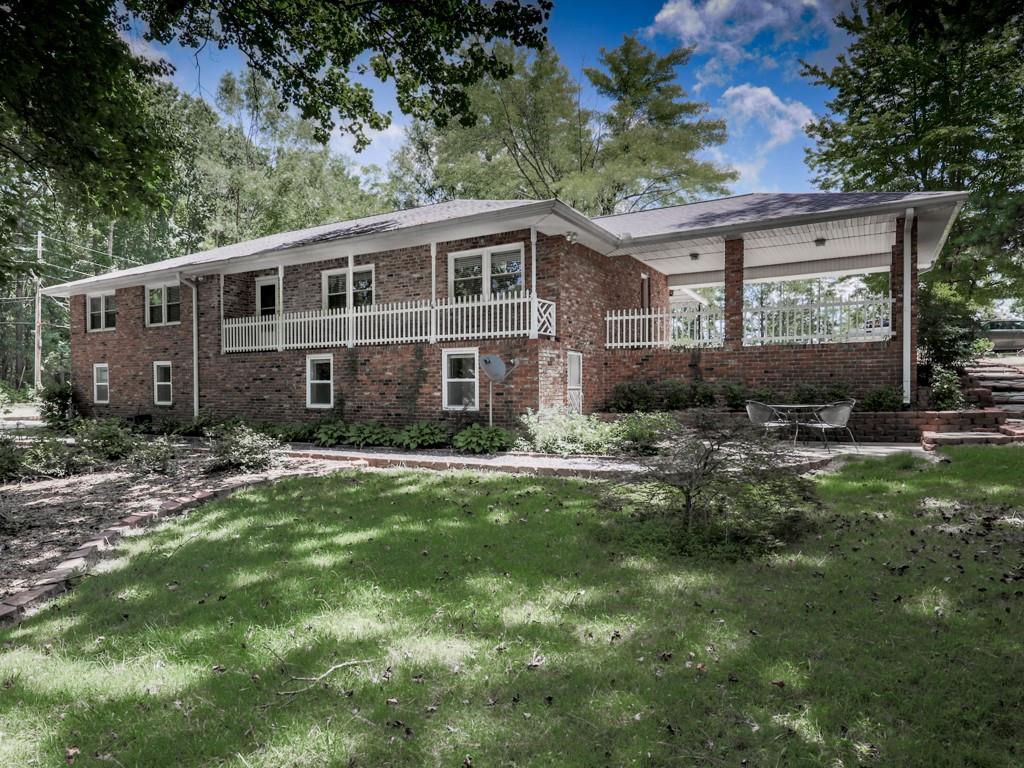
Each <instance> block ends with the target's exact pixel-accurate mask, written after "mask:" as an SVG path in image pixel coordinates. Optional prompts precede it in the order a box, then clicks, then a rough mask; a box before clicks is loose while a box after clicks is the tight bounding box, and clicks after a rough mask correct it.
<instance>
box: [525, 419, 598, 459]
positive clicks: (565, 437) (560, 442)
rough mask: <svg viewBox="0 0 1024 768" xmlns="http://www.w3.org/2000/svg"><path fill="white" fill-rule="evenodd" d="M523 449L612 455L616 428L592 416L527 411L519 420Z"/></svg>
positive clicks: (564, 453)
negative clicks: (521, 429)
mask: <svg viewBox="0 0 1024 768" xmlns="http://www.w3.org/2000/svg"><path fill="white" fill-rule="evenodd" d="M519 423H520V424H521V425H522V428H523V440H522V443H523V447H524V448H526V449H527V450H534V451H540V452H541V453H556V454H559V455H561V456H568V455H571V454H593V453H611V452H613V451H614V450H615V447H616V429H615V425H614V424H611V423H608V422H604V421H601V420H600V419H599V418H597V417H596V416H594V415H590V416H584V415H583V414H580V413H568V412H566V411H562V410H557V409H547V410H543V411H538V412H536V413H534V412H533V411H527V412H526V413H525V414H523V416H521V417H520V419H519Z"/></svg>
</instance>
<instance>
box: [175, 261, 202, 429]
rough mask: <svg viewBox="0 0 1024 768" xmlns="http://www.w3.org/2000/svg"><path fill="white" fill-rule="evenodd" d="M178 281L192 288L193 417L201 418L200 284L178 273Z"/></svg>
mask: <svg viewBox="0 0 1024 768" xmlns="http://www.w3.org/2000/svg"><path fill="white" fill-rule="evenodd" d="M178 282H180V283H184V284H185V285H187V286H189V287H190V288H191V289H192V417H193V418H195V419H198V418H199V286H198V285H197V284H196V281H195V280H189V279H187V278H184V277H182V276H181V274H180V273H179V274H178Z"/></svg>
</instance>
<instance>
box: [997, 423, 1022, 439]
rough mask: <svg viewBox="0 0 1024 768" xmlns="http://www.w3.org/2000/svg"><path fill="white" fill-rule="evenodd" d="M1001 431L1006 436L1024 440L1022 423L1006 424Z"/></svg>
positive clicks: (1000, 428) (1001, 427) (1001, 426)
mask: <svg viewBox="0 0 1024 768" xmlns="http://www.w3.org/2000/svg"><path fill="white" fill-rule="evenodd" d="M999 431H1000V432H1002V433H1003V434H1004V435H1009V436H1010V437H1016V438H1019V439H1021V440H1024V424H1022V423H1020V422H1006V423H1005V424H1002V425H1000V427H999Z"/></svg>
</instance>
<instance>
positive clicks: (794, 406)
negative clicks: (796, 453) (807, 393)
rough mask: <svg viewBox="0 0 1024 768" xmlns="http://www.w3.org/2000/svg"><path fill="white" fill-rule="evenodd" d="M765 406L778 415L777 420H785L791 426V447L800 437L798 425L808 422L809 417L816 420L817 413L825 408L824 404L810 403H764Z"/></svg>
mask: <svg viewBox="0 0 1024 768" xmlns="http://www.w3.org/2000/svg"><path fill="white" fill-rule="evenodd" d="M766 405H767V406H768V407H769V408H771V409H773V410H774V411H775V412H776V413H777V414H779V418H781V419H785V420H786V421H788V422H789V423H791V424H792V425H793V445H796V439H797V437H798V436H799V435H800V424H801V423H804V422H806V421H808V420H809V417H811V416H814V417H815V418H817V413H818V411H819V410H821V409H822V408H824V407H825V405H824V404H821V405H815V404H811V403H766ZM801 418H802V419H803V421H801Z"/></svg>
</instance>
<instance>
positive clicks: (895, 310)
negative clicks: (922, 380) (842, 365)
mask: <svg viewBox="0 0 1024 768" xmlns="http://www.w3.org/2000/svg"><path fill="white" fill-rule="evenodd" d="M904 222H905V219H904V217H902V216H900V217H899V218H898V219H896V238H895V241H894V242H893V246H892V262H891V266H890V268H889V290H890V292H891V294H892V321H891V322H892V325H891V330H892V341H891V342H890V344H889V346H890V351H891V354H892V357H893V364H894V368H895V369H896V371H897V372H898V373H897V377H898V378H897V380H896V381H894V382H892V384H893V385H894V386H896V387H902V385H903V380H902V374H901V373H899V372H900V371H902V360H903V311H904V306H905V302H904V297H903V226H904ZM910 264H911V272H910V297H909V299H910V312H911V315H910V349H911V355H912V358H911V364H910V392H911V402H914V401H915V400H916V398H917V280H918V277H917V217H916V216H915V217H914V223H913V224H912V226H911V229H910Z"/></svg>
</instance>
